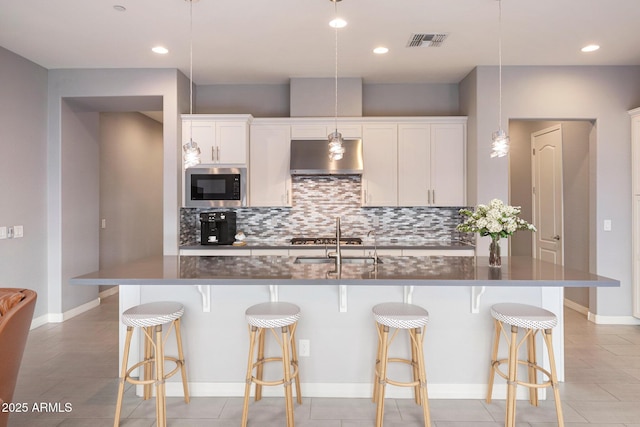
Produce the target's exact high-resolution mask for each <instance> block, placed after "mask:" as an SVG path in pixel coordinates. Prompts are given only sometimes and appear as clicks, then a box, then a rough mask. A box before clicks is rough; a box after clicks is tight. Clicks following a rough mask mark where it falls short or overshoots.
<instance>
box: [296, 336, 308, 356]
mask: <svg viewBox="0 0 640 427" xmlns="http://www.w3.org/2000/svg"><path fill="white" fill-rule="evenodd" d="M310 353H311V342H310V341H309V340H299V341H298V356H300V357H309V355H310Z"/></svg>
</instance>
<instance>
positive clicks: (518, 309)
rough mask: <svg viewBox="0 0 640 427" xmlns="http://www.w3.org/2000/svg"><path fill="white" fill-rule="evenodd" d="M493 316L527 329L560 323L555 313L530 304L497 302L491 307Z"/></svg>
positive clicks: (545, 327)
mask: <svg viewBox="0 0 640 427" xmlns="http://www.w3.org/2000/svg"><path fill="white" fill-rule="evenodd" d="M491 316H493V318H494V319H497V320H499V321H501V322H503V323H506V324H507V325H512V326H517V327H519V328H526V329H551V328H555V327H556V325H558V318H557V317H556V315H555V314H553V313H552V312H550V311H549V310H545V309H544V308H540V307H534V306H532V305H528V304H514V303H500V304H495V305H493V306H492V307H491Z"/></svg>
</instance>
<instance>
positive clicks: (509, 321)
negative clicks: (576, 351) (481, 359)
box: [487, 303, 564, 427]
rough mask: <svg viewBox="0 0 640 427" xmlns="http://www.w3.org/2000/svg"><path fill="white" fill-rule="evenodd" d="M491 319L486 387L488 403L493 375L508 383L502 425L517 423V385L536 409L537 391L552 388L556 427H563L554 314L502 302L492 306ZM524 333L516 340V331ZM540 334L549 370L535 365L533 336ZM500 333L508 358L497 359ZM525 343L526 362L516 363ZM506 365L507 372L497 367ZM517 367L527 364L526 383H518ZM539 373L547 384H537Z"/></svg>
mask: <svg viewBox="0 0 640 427" xmlns="http://www.w3.org/2000/svg"><path fill="white" fill-rule="evenodd" d="M491 316H493V319H494V323H495V336H494V342H493V353H492V355H491V372H490V373H489V388H488V391H487V403H491V397H492V391H493V381H494V378H495V374H498V375H500V376H501V377H502V378H504V379H506V380H507V401H506V414H505V426H506V427H514V426H515V422H516V386H517V385H521V386H525V387H528V388H529V402H531V404H532V405H534V406H538V389H539V388H545V387H551V388H552V389H553V394H554V399H555V404H556V415H557V418H558V426H560V427H563V426H564V420H563V417H562V406H561V404H560V391H559V390H558V378H557V374H556V362H555V358H554V356H553V343H552V337H551V329H552V328H554V327H555V326H556V325H557V324H558V319H557V317H556V315H555V314H553V313H552V312H550V311H548V310H545V309H543V308H539V307H534V306H531V305H527V304H511V303H502V304H495V305H494V306H492V307H491ZM504 325H509V326H511V336H510V337H509V335H508V333H507V331H506V330H505V326H504ZM519 328H522V329H524V330H525V334H524V337H523V338H522V339H521V340H520V341H518V329H519ZM538 331H542V336H543V338H544V342H545V344H546V347H547V352H548V355H549V364H550V371H551V372H549V371H547V370H546V369H544V368H543V367H542V366H540V365H538V364H537V362H536V341H535V338H536V335H537V333H538ZM501 334H503V335H504V337H505V339H506V341H507V343H508V344H509V355H508V357H507V359H500V360H498V347H499V343H500V335H501ZM525 341H526V343H527V360H518V350H519V349H520V346H521V345H522V344H524V342H525ZM503 363H507V366H508V373H507V374H505V373H504V372H502V371H501V370H500V365H501V364H503ZM518 364H521V365H526V366H527V371H528V382H524V381H520V380H518V375H517V374H518ZM538 372H541V373H542V374H543V375H545V376H546V378H547V381H543V382H541V383H538V381H537V373H538Z"/></svg>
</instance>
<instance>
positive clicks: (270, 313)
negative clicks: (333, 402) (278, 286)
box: [241, 302, 302, 427]
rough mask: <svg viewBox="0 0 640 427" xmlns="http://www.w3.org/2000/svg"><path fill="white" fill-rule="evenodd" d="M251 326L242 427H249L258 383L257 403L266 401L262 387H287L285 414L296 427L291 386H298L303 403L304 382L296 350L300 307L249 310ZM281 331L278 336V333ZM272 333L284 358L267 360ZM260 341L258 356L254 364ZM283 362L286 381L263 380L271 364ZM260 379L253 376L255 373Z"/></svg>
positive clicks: (278, 305) (269, 305) (270, 304)
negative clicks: (266, 348)
mask: <svg viewBox="0 0 640 427" xmlns="http://www.w3.org/2000/svg"><path fill="white" fill-rule="evenodd" d="M245 317H246V319H247V322H248V323H249V362H248V365H247V377H246V386H245V391H244V406H243V408H242V423H241V425H242V427H246V425H247V419H248V415H249V394H250V393H251V384H252V383H255V385H256V387H255V400H256V402H257V401H258V400H260V399H262V386H265V385H266V386H275V385H280V384H283V385H284V395H285V411H286V417H287V427H293V426H294V423H293V393H292V389H291V382H292V381H295V384H296V398H297V401H298V404H301V403H302V394H301V393H300V378H299V375H298V352H297V350H296V339H295V332H296V326H297V324H298V319H299V318H300V307H298V306H297V305H295V304H291V303H288V302H265V303H262V304H256V305H253V306H251V307H249V308H248V309H247V310H246V312H245ZM278 328H279V329H280V335H278V333H277V331H276V329H278ZM267 329H269V330H271V332H272V333H273V336H274V337H275V338H276V341H277V342H278V343H279V344H280V349H281V351H282V356H281V357H267V358H265V357H264V342H265V331H266V330H267ZM256 340H257V341H258V354H257V358H256V359H255V362H254V351H255V345H256ZM277 361H282V368H283V378H282V379H279V380H275V381H265V380H263V368H264V364H265V363H267V362H277ZM254 369H255V370H256V375H255V376H254V375H253V370H254Z"/></svg>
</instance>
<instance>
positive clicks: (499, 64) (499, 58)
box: [498, 0, 502, 130]
mask: <svg viewBox="0 0 640 427" xmlns="http://www.w3.org/2000/svg"><path fill="white" fill-rule="evenodd" d="M498 130H502V0H498Z"/></svg>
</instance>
